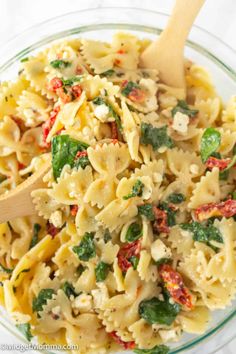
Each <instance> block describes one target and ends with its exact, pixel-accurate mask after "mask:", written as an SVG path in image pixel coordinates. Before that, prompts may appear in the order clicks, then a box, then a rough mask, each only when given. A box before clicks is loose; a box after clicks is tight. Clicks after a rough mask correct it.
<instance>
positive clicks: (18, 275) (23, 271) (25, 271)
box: [15, 268, 30, 280]
mask: <svg viewBox="0 0 236 354" xmlns="http://www.w3.org/2000/svg"><path fill="white" fill-rule="evenodd" d="M29 271H30V269H29V268H28V269H23V270H22V271H21V272H20V273H19V274H17V277H16V279H15V280H17V279H19V277H20V275H21V274H22V273H28V272H29Z"/></svg>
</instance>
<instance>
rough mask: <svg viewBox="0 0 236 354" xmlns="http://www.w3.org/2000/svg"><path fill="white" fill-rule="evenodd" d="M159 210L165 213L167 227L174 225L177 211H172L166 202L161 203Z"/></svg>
mask: <svg viewBox="0 0 236 354" xmlns="http://www.w3.org/2000/svg"><path fill="white" fill-rule="evenodd" d="M159 208H160V209H161V210H164V211H166V213H167V225H168V226H174V225H175V224H176V220H175V217H176V213H177V210H173V209H172V208H171V207H170V206H169V205H168V203H166V202H161V203H160V204H159Z"/></svg>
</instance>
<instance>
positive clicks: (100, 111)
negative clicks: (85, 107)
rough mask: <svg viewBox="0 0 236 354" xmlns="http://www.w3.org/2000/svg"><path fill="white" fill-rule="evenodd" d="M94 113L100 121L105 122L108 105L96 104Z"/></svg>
mask: <svg viewBox="0 0 236 354" xmlns="http://www.w3.org/2000/svg"><path fill="white" fill-rule="evenodd" d="M94 115H95V117H96V118H98V119H99V120H101V121H102V122H106V121H107V118H108V115H109V107H107V105H105V104H101V105H99V106H97V107H96V108H95V110H94Z"/></svg>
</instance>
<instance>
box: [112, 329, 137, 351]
mask: <svg viewBox="0 0 236 354" xmlns="http://www.w3.org/2000/svg"><path fill="white" fill-rule="evenodd" d="M108 334H109V336H110V337H112V339H113V340H114V341H115V342H116V343H118V344H120V345H121V346H122V347H123V348H124V349H125V350H128V349H134V348H135V342H133V341H132V342H124V341H123V340H122V339H121V338H120V337H119V336H118V334H117V333H116V332H115V331H113V332H110V333H108Z"/></svg>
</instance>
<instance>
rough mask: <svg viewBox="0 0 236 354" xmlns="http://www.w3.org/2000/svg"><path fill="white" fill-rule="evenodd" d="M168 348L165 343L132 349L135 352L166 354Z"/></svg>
mask: <svg viewBox="0 0 236 354" xmlns="http://www.w3.org/2000/svg"><path fill="white" fill-rule="evenodd" d="M169 351H170V348H168V347H167V346H166V345H156V346H155V347H154V348H151V349H134V353H135V354H168V353H169Z"/></svg>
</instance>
